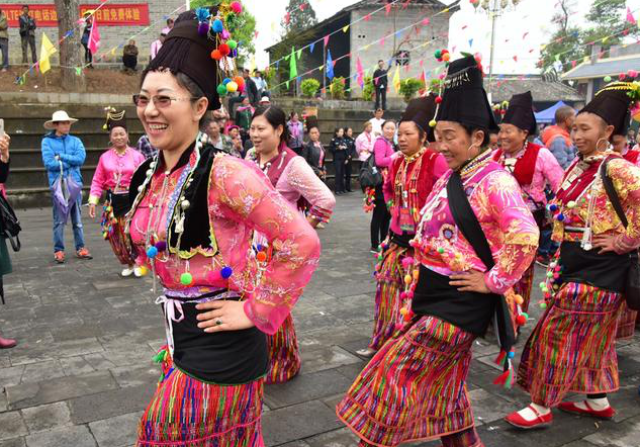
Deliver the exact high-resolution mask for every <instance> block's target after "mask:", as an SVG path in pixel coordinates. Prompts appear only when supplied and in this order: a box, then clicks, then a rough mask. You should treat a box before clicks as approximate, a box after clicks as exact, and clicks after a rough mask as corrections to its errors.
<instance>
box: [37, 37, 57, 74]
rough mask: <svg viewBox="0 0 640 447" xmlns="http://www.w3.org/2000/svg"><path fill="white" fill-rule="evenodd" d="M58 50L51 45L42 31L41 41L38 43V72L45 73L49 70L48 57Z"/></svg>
mask: <svg viewBox="0 0 640 447" xmlns="http://www.w3.org/2000/svg"><path fill="white" fill-rule="evenodd" d="M57 51H58V50H56V48H55V47H54V46H53V44H52V43H51V41H50V40H49V37H47V34H46V33H44V32H43V33H42V43H41V45H40V72H41V73H46V72H48V71H49V70H51V63H50V61H49V58H50V57H51V56H52V55H53V54H55V53H56V52H57Z"/></svg>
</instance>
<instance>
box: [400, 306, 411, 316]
mask: <svg viewBox="0 0 640 447" xmlns="http://www.w3.org/2000/svg"><path fill="white" fill-rule="evenodd" d="M408 313H409V309H407V308H406V307H403V308H402V309H400V315H402V316H403V317H404V316H405V315H406V314H408Z"/></svg>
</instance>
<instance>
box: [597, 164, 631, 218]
mask: <svg viewBox="0 0 640 447" xmlns="http://www.w3.org/2000/svg"><path fill="white" fill-rule="evenodd" d="M610 160H611V158H606V159H605V160H604V161H603V162H602V165H600V177H601V178H602V184H603V185H604V189H605V191H606V192H607V197H609V201H610V202H611V205H613V209H614V210H616V214H617V215H618V219H620V221H621V222H622V225H624V227H625V228H627V227H628V226H629V221H628V220H627V216H626V215H625V214H624V210H623V209H622V204H621V203H620V197H619V196H618V193H617V192H616V188H615V187H614V186H613V181H612V180H611V177H609V174H607V165H608V164H609V161H610Z"/></svg>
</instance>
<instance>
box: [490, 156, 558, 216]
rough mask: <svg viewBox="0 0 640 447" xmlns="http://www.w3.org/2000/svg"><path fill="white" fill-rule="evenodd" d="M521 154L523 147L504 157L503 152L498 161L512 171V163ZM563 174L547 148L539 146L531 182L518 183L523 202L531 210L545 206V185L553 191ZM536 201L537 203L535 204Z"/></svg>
mask: <svg viewBox="0 0 640 447" xmlns="http://www.w3.org/2000/svg"><path fill="white" fill-rule="evenodd" d="M523 155H524V149H523V150H521V151H520V152H518V153H517V154H515V156H513V157H506V156H505V154H503V155H502V157H501V159H500V161H499V162H500V164H502V165H503V166H505V169H507V171H509V172H512V171H513V164H514V163H515V161H516V160H518V159H519V158H520V157H522V156H523ZM510 165H511V166H510ZM563 175H564V170H563V169H562V167H561V166H560V164H559V163H558V160H556V157H554V156H553V154H552V153H551V152H550V151H549V149H547V148H545V147H542V148H540V151H539V152H538V158H537V160H536V166H535V170H534V173H533V180H532V181H531V184H530V185H520V188H521V189H522V192H523V193H524V198H525V202H526V203H527V205H528V206H529V209H530V210H531V211H535V210H536V209H539V208H543V207H544V206H546V204H547V196H546V195H545V193H544V189H545V186H546V185H547V184H549V185H550V186H551V190H552V191H554V192H555V191H556V190H557V189H558V187H559V186H560V182H561V181H562V176H563ZM536 203H537V204H538V205H536ZM540 205H541V206H540Z"/></svg>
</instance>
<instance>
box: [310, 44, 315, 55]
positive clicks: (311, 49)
mask: <svg viewBox="0 0 640 447" xmlns="http://www.w3.org/2000/svg"><path fill="white" fill-rule="evenodd" d="M315 47H316V43H315V42H312V43H311V45H309V53H313V49H314V48H315Z"/></svg>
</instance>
